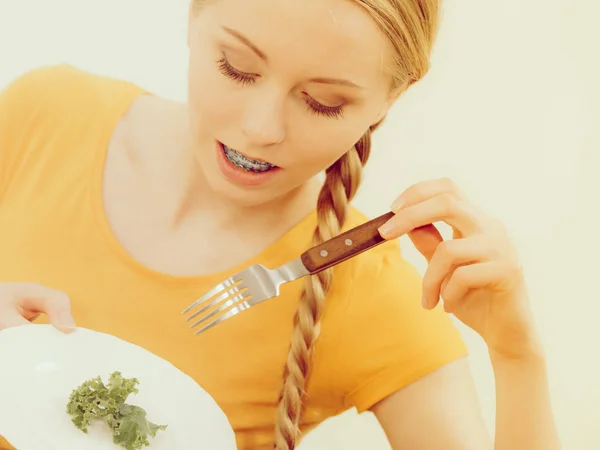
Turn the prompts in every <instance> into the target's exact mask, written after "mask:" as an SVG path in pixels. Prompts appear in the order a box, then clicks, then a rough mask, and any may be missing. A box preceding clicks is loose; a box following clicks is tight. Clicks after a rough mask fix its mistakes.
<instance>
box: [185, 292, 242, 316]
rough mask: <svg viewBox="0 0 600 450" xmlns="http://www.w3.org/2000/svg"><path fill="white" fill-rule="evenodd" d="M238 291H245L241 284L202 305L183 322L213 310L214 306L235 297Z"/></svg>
mask: <svg viewBox="0 0 600 450" xmlns="http://www.w3.org/2000/svg"><path fill="white" fill-rule="evenodd" d="M240 290H246V288H244V286H243V285H242V284H236V285H233V286H232V287H230V288H228V289H227V290H225V292H223V293H222V294H221V295H219V296H218V297H216V298H215V299H214V300H212V301H211V302H210V303H208V304H206V305H204V306H203V307H202V308H200V309H199V310H198V311H196V312H195V313H194V314H192V315H191V316H190V317H188V318H187V319H185V321H186V322H189V321H190V320H192V319H193V318H194V317H197V316H199V315H200V314H202V313H204V312H206V311H208V310H209V309H211V308H214V307H215V306H217V305H219V304H220V303H223V302H227V301H228V300H227V299H228V298H230V297H235V296H237V295H238V294H239V293H240ZM221 292H222V291H221Z"/></svg>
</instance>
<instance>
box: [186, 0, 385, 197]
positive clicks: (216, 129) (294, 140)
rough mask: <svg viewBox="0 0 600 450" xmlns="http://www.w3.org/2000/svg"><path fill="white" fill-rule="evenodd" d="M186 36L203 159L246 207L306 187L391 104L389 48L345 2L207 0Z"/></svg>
mask: <svg viewBox="0 0 600 450" xmlns="http://www.w3.org/2000/svg"><path fill="white" fill-rule="evenodd" d="M188 40H189V47H190V66H189V90H188V91H189V109H190V121H191V123H190V126H191V130H192V142H193V145H194V151H195V152H196V157H197V160H198V163H199V166H200V168H201V170H202V171H203V174H204V176H205V178H206V180H207V182H208V183H209V185H210V187H211V188H212V189H213V190H214V191H215V192H217V193H218V194H219V195H220V196H223V197H225V198H227V199H228V200H231V201H234V202H236V203H239V204H242V205H244V206H254V205H259V204H263V203H266V202H269V201H270V200H273V199H275V198H280V197H282V196H285V195H286V194H288V193H290V192H293V191H295V190H296V189H297V188H299V187H300V186H302V185H304V184H305V183H306V182H307V181H308V180H310V179H312V178H313V177H314V176H316V175H317V174H319V173H320V172H322V171H323V170H324V169H326V168H327V167H328V166H330V165H331V164H332V163H333V162H335V161H336V160H337V159H339V158H340V157H341V156H342V155H343V154H344V153H345V152H347V151H348V150H350V149H351V148H352V147H353V146H354V144H355V143H356V142H357V141H358V140H359V138H360V137H361V136H362V134H363V133H364V132H365V131H366V130H367V129H368V128H369V126H371V125H372V124H374V123H376V122H378V121H379V120H380V119H381V118H382V117H383V116H384V115H385V114H386V113H387V110H388V108H389V106H390V103H391V96H390V85H391V79H392V78H391V73H390V72H389V61H390V57H391V56H390V55H391V46H390V44H389V42H387V40H386V38H385V36H384V35H383V33H382V32H381V31H380V30H379V28H378V27H377V25H376V24H375V22H374V21H373V20H372V19H371V18H370V16H369V15H368V13H367V12H366V11H364V10H363V9H362V8H361V7H359V6H358V5H356V4H355V3H354V2H351V1H348V0H302V1H300V2H299V1H295V0H206V1H205V2H204V3H203V5H202V6H201V8H200V9H198V10H197V11H192V12H191V14H190V26H189V38H188Z"/></svg>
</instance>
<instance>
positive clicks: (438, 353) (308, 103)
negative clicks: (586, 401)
mask: <svg viewBox="0 0 600 450" xmlns="http://www.w3.org/2000/svg"><path fill="white" fill-rule="evenodd" d="M189 17H190V18H189V33H188V45H189V49H190V65H189V101H188V102H187V104H186V105H181V104H177V103H174V102H169V101H166V100H163V99H159V98H157V97H155V96H153V95H151V94H149V93H147V92H144V91H143V90H142V89H141V88H139V87H137V86H134V85H132V84H130V83H126V82H123V81H119V80H114V79H109V78H106V77H100V76H96V75H92V74H89V73H85V72H83V71H80V70H77V69H75V68H73V67H70V66H65V65H60V66H55V67H47V68H42V69H38V70H35V71H32V72H30V73H28V74H25V75H23V76H21V77H19V78H18V79H17V80H15V81H14V82H13V83H12V84H11V85H10V86H9V87H8V88H7V89H6V90H5V91H4V93H3V94H2V98H1V100H0V149H1V153H0V158H1V160H0V167H1V168H2V172H1V178H0V202H1V203H0V247H1V248H2V249H3V250H2V252H1V253H0V273H1V274H2V280H3V281H4V282H5V283H4V284H3V285H2V288H1V292H2V294H1V295H0V324H1V325H0V327H9V326H16V325H21V324H26V323H29V322H30V321H34V320H35V321H37V322H42V321H43V319H38V315H39V314H40V313H45V315H46V316H47V320H48V321H49V322H51V323H52V324H54V325H55V326H57V327H58V328H59V329H61V330H64V331H66V332H69V331H70V330H72V329H73V327H74V326H75V320H76V321H77V325H78V326H83V327H87V328H92V329H96V330H99V331H102V332H106V333H111V334H114V335H116V336H119V337H121V338H123V339H126V340H128V341H131V342H135V343H136V344H138V345H141V346H143V347H145V348H147V349H149V350H151V351H152V352H154V353H156V354H158V355H159V356H162V357H163V358H165V359H168V360H169V361H171V362H172V363H174V364H175V365H177V366H178V367H179V368H180V369H181V370H183V371H185V372H186V373H188V374H189V375H190V376H192V377H194V378H195V379H196V380H197V381H198V382H199V383H200V384H201V385H202V386H203V387H204V388H205V389H207V391H208V392H209V393H210V394H211V395H212V396H213V397H214V398H215V399H216V400H217V402H218V403H219V404H220V406H221V407H222V408H223V410H224V411H225V413H226V414H227V415H228V417H229V420H230V421H231V423H232V425H233V427H234V429H235V431H236V436H237V440H238V446H239V448H240V449H257V448H273V446H274V445H275V447H276V448H277V449H285V450H288V449H293V448H295V446H296V445H297V444H298V443H299V440H300V435H301V434H302V433H305V432H306V431H308V430H310V429H311V428H313V427H314V426H316V425H318V424H319V423H321V422H322V421H323V420H325V419H326V418H328V417H331V416H334V415H336V414H339V413H340V412H342V411H344V410H346V409H348V408H351V407H356V408H357V409H358V410H359V411H367V410H370V411H373V412H374V413H375V415H376V416H377V418H378V419H379V421H380V422H381V424H382V426H383V428H384V430H385V432H386V434H387V436H388V438H389V440H390V442H391V444H392V447H393V448H395V449H396V448H398V449H399V448H418V449H420V450H433V449H436V450H437V449H445V450H450V449H457V450H458V449H460V450H465V449H473V450H481V449H484V448H492V443H491V439H490V438H489V437H488V436H487V434H486V431H485V428H484V426H483V422H482V420H481V417H480V413H479V407H478V404H477V398H476V394H475V391H474V388H473V383H472V380H471V378H470V374H469V371H468V368H467V364H466V362H465V359H464V356H465V355H466V351H465V347H464V344H463V343H462V342H461V340H460V338H459V335H458V333H457V331H456V330H455V329H454V328H453V326H452V323H451V321H450V319H449V317H448V315H447V314H446V313H445V312H444V310H445V311H446V312H450V313H454V315H455V316H456V317H457V318H458V319H460V320H461V321H463V322H464V323H465V324H466V325H468V326H470V327H471V328H473V329H474V330H475V331H477V332H478V333H479V334H480V335H481V336H482V338H483V339H484V340H485V342H486V344H487V346H488V348H489V354H490V359H491V362H492V364H493V367H494V373H495V376H496V389H497V432H496V438H495V447H494V448H496V449H506V450H508V449H510V450H519V449H523V450H525V449H527V450H535V449H540V450H541V449H543V450H552V449H557V448H559V444H558V439H557V437H556V431H555V427H554V424H553V419H552V413H551V408H550V401H549V394H548V385H547V381H546V369H545V364H544V357H543V353H542V350H541V348H540V344H539V343H538V339H537V336H536V333H535V331H534V329H533V324H532V320H531V317H530V312H529V306H528V299H527V293H526V290H525V287H524V280H523V275H522V272H521V270H520V269H519V266H518V262H517V258H516V256H515V252H514V248H513V246H512V244H511V243H510V242H509V239H508V238H507V236H506V234H505V232H504V231H503V229H502V226H501V225H499V224H498V223H497V222H496V221H495V220H492V219H490V218H488V217H486V216H485V215H483V214H482V213H481V212H480V211H478V210H477V209H476V208H475V207H474V206H473V205H471V204H470V203H469V202H468V201H467V200H466V198H465V197H464V196H463V195H462V194H461V193H460V192H459V191H458V190H457V188H456V187H455V186H454V185H453V184H452V183H451V182H450V181H448V180H432V181H425V182H422V183H419V184H417V185H415V186H412V187H411V188H409V189H407V190H406V191H405V192H403V193H402V194H401V195H400V196H399V197H398V198H397V200H396V202H394V206H393V210H394V211H395V212H396V215H395V216H394V218H393V219H392V220H391V221H390V222H389V223H388V224H386V225H385V226H384V227H382V229H381V233H382V235H383V236H384V237H385V238H386V239H387V240H389V242H388V243H386V244H384V245H382V246H380V247H377V248H376V249H374V250H372V251H369V252H366V253H364V254H362V255H360V256H359V257H357V258H354V259H352V260H350V261H347V262H345V263H344V264H341V265H339V266H337V267H335V268H334V269H332V270H330V271H327V272H324V273H322V274H320V275H318V276H314V277H312V278H309V279H306V280H304V281H301V282H299V283H294V284H291V285H289V286H287V287H286V289H284V291H283V293H282V296H281V297H279V298H278V299H276V300H272V301H269V302H266V303H264V304H262V305H260V306H257V307H255V308H252V309H250V310H248V311H246V312H244V313H243V314H240V315H239V316H237V317H235V318H232V319H230V320H228V321H226V322H224V323H223V324H221V325H219V326H218V327H215V328H213V329H211V330H210V331H207V332H206V333H203V334H201V335H200V336H199V337H194V336H193V333H191V332H190V330H189V329H188V328H187V327H186V326H185V325H184V324H183V323H182V318H181V316H180V315H179V312H180V311H181V310H182V309H183V308H184V307H185V306H187V305H189V304H190V303H191V302H192V301H193V300H194V299H195V298H197V297H199V296H200V295H201V294H202V293H203V292H205V291H206V290H208V289H209V288H210V287H211V286H212V285H214V284H216V283H217V282H219V281H221V280H222V279H223V278H225V277H226V276H228V275H229V274H231V273H233V272H236V271H238V270H239V269H240V268H241V267H244V266H246V265H249V264H253V263H256V262H261V263H263V264H265V265H267V266H270V267H276V266H278V265H280V264H282V263H284V262H286V261H288V260H290V259H292V258H294V257H296V256H298V255H299V254H300V253H301V252H302V251H304V250H305V249H306V248H307V247H308V246H310V245H311V243H314V242H320V241H322V240H324V239H328V238H330V237H332V236H334V235H336V234H338V233H339V232H340V230H343V229H348V228H349V227H352V226H356V225H358V224H359V223H361V222H363V221H364V220H365V217H364V216H362V215H361V214H360V213H358V212H357V211H356V210H354V209H352V208H349V207H348V203H349V202H350V201H351V200H352V198H353V196H354V194H355V193H356V190H357V188H358V185H359V184H360V178H361V169H362V167H363V165H364V164H365V163H366V162H367V159H368V156H369V152H370V136H371V132H372V131H374V130H375V128H376V127H377V125H378V124H379V123H381V121H382V120H383V119H384V117H385V116H386V113H387V112H388V110H389V108H390V107H391V106H392V105H393V104H394V102H395V101H396V100H397V99H398V98H399V97H400V96H401V94H402V93H403V92H404V91H406V89H407V88H408V87H409V86H410V85H412V84H413V83H415V82H416V81H418V80H419V79H420V78H422V77H423V76H424V75H425V73H426V72H427V70H428V58H429V55H430V52H431V48H432V45H433V41H434V36H435V32H436V29H437V25H438V2H437V1H435V0H354V1H351V2H348V1H343V0H327V1H323V0H304V1H303V2H286V1H274V0H252V1H242V0H218V1H216V0H214V1H208V0H200V1H193V2H192V3H191V7H190V16H189ZM324 170H326V179H325V182H324V184H323V183H321V182H319V181H318V177H317V176H318V174H319V173H321V172H322V171H324ZM391 199H392V198H390V200H391ZM315 204H316V206H317V207H316V209H315ZM436 221H445V222H447V223H449V224H450V225H451V226H452V227H453V229H454V231H455V233H454V239H452V240H450V241H443V240H442V238H441V236H440V234H439V233H438V232H437V230H436V229H435V227H434V226H433V225H432V223H434V222H436ZM407 233H408V235H409V236H410V237H411V239H412V242H413V243H414V244H415V245H416V246H417V248H418V249H419V250H420V251H421V253H423V255H424V256H425V257H426V258H427V259H428V261H429V268H428V270H427V273H426V275H425V277H424V279H423V280H422V281H421V280H420V279H419V277H418V276H417V274H416V271H415V270H414V269H413V268H412V267H410V266H409V265H408V264H407V263H406V262H405V261H404V260H403V259H402V258H401V256H400V253H399V251H398V247H397V243H396V241H395V239H396V238H397V237H399V236H401V235H403V234H407ZM440 296H441V297H442V298H443V300H444V303H443V308H442V307H441V306H438V307H436V305H437V303H438V299H439V298H440ZM290 340H291V345H290ZM282 369H285V370H283V379H282V377H281V376H282Z"/></svg>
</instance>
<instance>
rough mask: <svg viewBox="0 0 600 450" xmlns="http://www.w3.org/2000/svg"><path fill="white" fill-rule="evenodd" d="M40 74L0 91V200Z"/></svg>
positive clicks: (33, 72) (30, 74)
mask: <svg viewBox="0 0 600 450" xmlns="http://www.w3.org/2000/svg"><path fill="white" fill-rule="evenodd" d="M44 72H45V69H34V70H31V71H29V72H26V73H24V74H22V75H20V76H18V77H17V78H15V79H13V80H12V81H11V82H10V83H9V84H8V85H7V86H4V87H3V88H2V89H1V90H0V201H1V199H2V197H3V195H4V192H5V190H6V188H7V185H8V183H9V182H10V176H11V173H13V172H14V169H15V167H16V165H17V164H18V159H19V156H20V155H19V153H20V150H21V149H22V148H23V145H22V142H23V139H24V138H25V136H26V135H27V129H28V127H29V122H30V119H31V117H32V116H33V115H34V111H33V107H34V106H35V105H36V103H37V102H38V101H39V97H40V92H39V86H40V81H41V76H43V73H44Z"/></svg>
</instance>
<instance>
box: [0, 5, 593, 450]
mask: <svg viewBox="0 0 600 450" xmlns="http://www.w3.org/2000/svg"><path fill="white" fill-rule="evenodd" d="M444 3H445V15H444V20H443V26H442V31H441V34H440V37H439V41H438V45H437V48H436V53H435V55H434V58H433V68H432V72H431V73H430V75H429V76H428V77H427V78H426V79H425V80H424V81H422V82H421V83H420V84H418V85H417V86H415V87H414V88H412V89H411V90H410V91H409V92H408V93H407V94H406V96H405V97H404V98H403V99H402V101H400V103H399V104H398V105H397V107H396V108H395V109H394V110H393V112H392V114H391V116H390V117H389V119H388V120H387V122H386V123H385V125H384V127H383V129H382V130H381V131H379V132H378V133H377V136H376V138H375V144H374V154H373V158H372V160H371V162H370V163H369V165H368V168H367V177H366V182H365V185H364V187H363V189H362V191H361V192H360V195H359V197H358V199H357V201H356V205H357V206H359V207H360V208H362V209H363V211H365V212H366V213H367V214H369V215H376V214H379V213H382V212H384V211H385V210H386V208H388V206H389V203H390V202H391V200H392V199H393V198H394V197H395V196H396V195H397V194H399V193H400V192H401V191H402V190H403V189H404V188H405V187H407V186H409V185H410V184H412V183H414V182H417V181H419V180H423V179H428V178H434V177H438V176H451V177H453V178H454V179H455V180H456V181H457V182H459V183H460V184H461V185H462V186H463V188H464V189H465V191H466V192H467V193H468V194H469V195H470V196H471V197H472V198H473V199H474V200H475V201H476V202H477V203H478V204H479V205H480V206H481V207H483V208H485V209H486V210H487V211H489V212H491V213H492V214H494V215H497V216H500V217H501V218H502V219H503V220H504V221H505V223H506V224H507V226H508V227H509V229H510V230H511V231H512V233H513V236H514V238H515V240H516V241H517V243H518V245H519V248H520V251H521V254H522V258H523V261H524V263H525V266H526V268H527V271H528V276H529V285H530V292H531V295H532V300H533V302H534V307H535V312H536V317H537V322H538V325H539V328H540V331H541V333H542V335H543V338H544V343H545V345H546V348H547V351H548V358H549V368H550V376H551V385H552V394H553V399H554V405H555V410H556V416H557V420H558V423H559V427H560V432H561V435H562V437H563V442H564V448H565V449H566V450H587V449H590V450H591V449H599V448H600V433H598V427H599V426H600V412H599V411H598V405H599V404H600V350H599V345H598V344H599V343H600V306H599V304H600V295H598V290H597V287H596V285H597V283H596V280H597V279H598V278H599V273H598V272H599V270H598V269H600V264H599V263H598V256H597V253H596V252H597V251H598V247H599V245H598V243H597V241H598V234H599V233H598V230H597V219H598V214H597V211H598V204H599V202H598V198H597V195H598V194H599V193H600V182H599V181H597V180H596V179H595V177H596V175H597V171H598V169H599V168H600V156H599V153H600V139H599V134H600V133H599V132H598V128H599V123H600V114H599V106H598V105H599V104H600V103H599V100H600V98H599V96H598V93H599V88H598V85H597V83H598V80H600V67H599V65H600V63H599V62H598V60H599V58H600V52H599V51H598V48H597V46H598V44H600V35H599V33H598V32H596V31H593V29H594V28H596V27H597V25H598V23H597V18H598V17H600V7H599V4H598V2H597V1H595V0H565V1H562V2H561V1H559V0H528V1H523V0H501V1H498V0H445V2H444ZM187 7H188V3H187V0H175V1H174V0H171V1H167V0H152V1H149V0H146V1H142V0H127V1H123V0H103V1H93V2H92V1H89V0H52V1H47V0H27V1H14V0H13V1H9V0H0V86H3V85H4V84H6V83H7V82H8V81H10V80H11V79H12V78H13V77H15V76H17V75H18V74H20V73H21V72H23V71H25V70H28V69H30V68H33V67H37V66H41V65H45V64H54V63H57V62H62V61H66V62H69V63H71V64H74V65H77V66H79V67H81V68H84V69H88V70H92V71H95V72H98V73H102V74H106V75H112V76H117V77H120V78H125V79H128V80H131V81H134V82H136V83H138V84H141V85H143V86H144V87H146V88H148V89H150V90H152V91H154V92H157V93H160V94H162V95H164V96H167V97H172V98H176V99H183V98H184V97H185V95H186V93H185V88H186V67H187V47H186V43H185V32H186V29H185V27H186V19H187V17H186V14H187ZM404 252H405V255H406V257H407V258H408V259H409V260H410V261H412V262H413V263H414V264H416V265H417V266H418V267H419V269H420V270H424V268H425V266H424V262H423V259H422V258H421V257H420V256H419V255H418V254H417V253H416V252H415V251H414V250H413V249H412V247H411V246H410V243H409V242H408V241H404ZM461 330H462V331H464V336H465V339H466V340H467V342H468V344H469V347H470V348H471V352H472V355H471V364H472V368H473V371H474V373H475V376H476V377H477V383H478V389H479V392H480V395H481V403H482V409H483V413H484V415H485V417H486V420H487V422H488V424H489V427H490V430H491V431H492V432H493V425H494V424H493V420H494V399H493V392H494V391H493V387H494V385H493V378H492V376H491V375H492V374H491V371H490V367H489V364H488V360H487V354H486V351H485V348H484V347H483V346H482V344H481V342H480V340H479V339H478V338H477V337H476V336H474V335H473V333H471V332H470V331H469V330H466V329H465V328H464V327H461ZM302 448H303V450H311V449H312V450H316V449H323V450H325V449H333V448H343V449H345V450H353V449H356V450H364V449H367V448H368V449H369V450H371V449H373V450H377V449H387V448H389V445H388V444H387V443H386V441H385V438H384V437H383V434H382V432H381V431H380V429H379V428H378V426H377V423H376V421H375V420H374V418H373V417H372V416H370V415H368V414H367V415H363V416H360V417H359V416H357V415H355V414H354V413H353V412H352V411H350V412H348V413H347V414H344V415H342V416H341V417H338V418H335V419H332V420H330V421H328V422H327V423H325V424H324V425H323V426H321V427H320V428H319V429H317V430H316V431H314V432H313V433H311V434H309V436H308V437H307V438H306V440H305V442H304V444H303V445H302Z"/></svg>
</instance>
